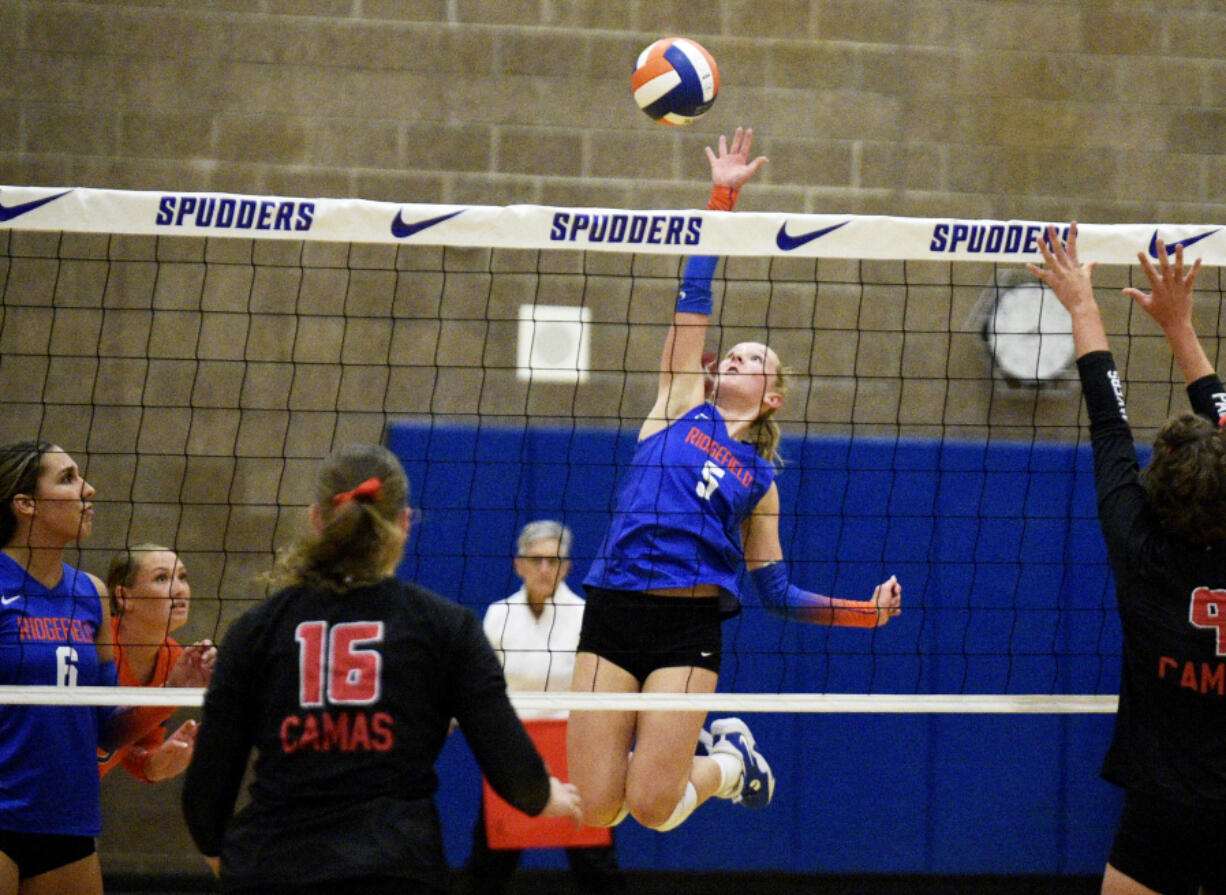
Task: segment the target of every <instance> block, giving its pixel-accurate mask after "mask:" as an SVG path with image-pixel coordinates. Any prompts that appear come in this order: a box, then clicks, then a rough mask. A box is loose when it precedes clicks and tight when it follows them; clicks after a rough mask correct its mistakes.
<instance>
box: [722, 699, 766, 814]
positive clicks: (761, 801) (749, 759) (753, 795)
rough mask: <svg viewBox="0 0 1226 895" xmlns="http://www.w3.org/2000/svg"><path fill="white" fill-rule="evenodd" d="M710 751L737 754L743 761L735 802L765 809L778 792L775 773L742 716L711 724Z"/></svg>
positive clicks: (747, 806) (733, 799)
mask: <svg viewBox="0 0 1226 895" xmlns="http://www.w3.org/2000/svg"><path fill="white" fill-rule="evenodd" d="M711 737H712V739H714V741H715V742H714V745H712V746H711V752H713V753H714V752H724V753H727V754H729V755H736V756H737V757H739V758H740V759H741V761H742V763H743V764H744V768H745V770H744V771H743V772H742V774H741V791H740V792H739V793H737V794H736V795H734V796H733V797H732V801H734V802H736V803H737V804H739V805H744V806H745V807H746V808H765V807H766V806H767V805H769V804H770V801H771V798H772V797H773V796H774V795H775V775H774V774H772V773H771V767H770V765H768V764H767V763H766V759H765V758H763V757H762V754H761V753H760V752H758V750H757V747H756V746H755V745H754V739H753V734H752V733H750V732H749V727H748V726H747V725H746V724H745V722H744V721H742V720H741V719H740V718H720V719H719V720H718V721H715V722H713V723H712V724H711Z"/></svg>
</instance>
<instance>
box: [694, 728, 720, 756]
mask: <svg viewBox="0 0 1226 895" xmlns="http://www.w3.org/2000/svg"><path fill="white" fill-rule="evenodd" d="M714 745H715V738H714V737H713V736H711V731H709V730H707V729H706V728H705V727H704V728H703V729H702V730H700V731H698V745H696V746H695V747H694V754H695V755H710V754H711V747H712V746H714Z"/></svg>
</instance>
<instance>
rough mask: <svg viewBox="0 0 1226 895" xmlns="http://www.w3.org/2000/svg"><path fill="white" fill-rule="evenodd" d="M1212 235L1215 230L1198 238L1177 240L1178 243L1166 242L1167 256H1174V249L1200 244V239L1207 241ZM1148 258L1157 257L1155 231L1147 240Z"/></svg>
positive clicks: (1156, 234) (1156, 233)
mask: <svg viewBox="0 0 1226 895" xmlns="http://www.w3.org/2000/svg"><path fill="white" fill-rule="evenodd" d="M1214 233H1217V230H1210V231H1209V232H1208V233H1202V234H1201V235H1200V236H1192V237H1189V238H1188V239H1181V240H1179V242H1168V243H1167V244H1166V251H1167V254H1169V255H1174V254H1175V249H1177V248H1179V247H1180V246H1183V247H1184V248H1185V249H1186V248H1187V247H1188V246H1190V245H1194V244H1195V243H1198V242H1200V241H1201V240H1202V239H1208V238H1209V237H1210V236H1212V235H1213V234H1214ZM1149 257H1151V258H1157V257H1158V231H1157V230H1155V231H1154V235H1153V236H1151V237H1150V238H1149Z"/></svg>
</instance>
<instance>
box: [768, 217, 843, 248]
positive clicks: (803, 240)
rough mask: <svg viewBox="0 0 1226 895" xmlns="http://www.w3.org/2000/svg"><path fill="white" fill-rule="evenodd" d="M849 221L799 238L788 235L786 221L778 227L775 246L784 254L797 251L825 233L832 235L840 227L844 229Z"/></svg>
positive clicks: (804, 234) (803, 234)
mask: <svg viewBox="0 0 1226 895" xmlns="http://www.w3.org/2000/svg"><path fill="white" fill-rule="evenodd" d="M850 223H851V221H843V223H841V224H833V225H831V226H829V227H823V228H822V229H821V230H814V231H813V232H812V233H802V234H800V235H799V236H792V235H791V234H789V233H788V225H787V221H784V222H783V224H782V226H780V227H779V233H778V234H776V236H775V245H777V246H779V248H780V249H782V250H783V251H785V252H790V251H792V250H793V249H798V248H800V247H801V246H802V245H805V244H807V243H810V242H813V240H815V239H821V238H822V237H823V236H825V235H826V234H827V233H833V232H834V231H835V230H837V229H839V228H840V227H845V226H847V225H848V224H850Z"/></svg>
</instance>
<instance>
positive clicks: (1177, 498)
mask: <svg viewBox="0 0 1226 895" xmlns="http://www.w3.org/2000/svg"><path fill="white" fill-rule="evenodd" d="M1156 248H1157V252H1158V262H1159V265H1158V267H1155V266H1154V265H1153V264H1152V263H1151V262H1150V261H1149V259H1148V258H1146V257H1145V256H1144V254H1142V255H1140V256H1139V257H1140V260H1141V266H1142V268H1143V270H1144V272H1145V275H1146V277H1147V278H1148V279H1149V281H1150V285H1151V287H1152V290H1151V291H1150V292H1144V291H1142V290H1140V289H1131V288H1130V289H1125V290H1124V293H1125V294H1126V295H1127V296H1129V297H1130V298H1132V299H1133V300H1134V301H1135V302H1137V304H1139V305H1140V306H1141V307H1142V308H1143V309H1144V310H1145V312H1146V313H1148V314H1149V315H1150V316H1151V317H1153V318H1154V320H1155V321H1156V322H1157V323H1158V325H1159V326H1161V327H1162V330H1163V332H1164V334H1165V335H1166V337H1167V341H1168V342H1169V343H1170V345H1171V348H1172V350H1173V352H1174V355H1175V360H1176V362H1177V363H1178V364H1179V367H1180V370H1181V371H1182V372H1183V374H1184V379H1185V380H1186V382H1187V387H1188V397H1189V399H1190V400H1191V403H1192V408H1193V410H1194V411H1195V414H1184V415H1182V416H1177V417H1174V418H1172V419H1171V420H1169V421H1167V423H1166V424H1164V425H1163V426H1162V428H1161V429H1160V430H1159V431H1158V435H1157V437H1156V438H1155V439H1154V450H1153V455H1152V457H1151V459H1150V462H1149V464H1148V465H1147V466H1146V467H1145V469H1144V470H1139V469H1138V461H1137V452H1136V448H1135V446H1134V444H1133V440H1132V431H1131V427H1130V425H1129V423H1128V415H1127V413H1126V410H1125V405H1124V387H1123V382H1122V380H1121V379H1120V375H1119V372H1118V370H1116V368H1115V360H1114V358H1113V356H1112V354H1111V350H1110V345H1109V343H1108V340H1107V335H1106V330H1105V329H1104V327H1103V322H1102V316H1101V313H1100V311H1099V308H1098V303H1097V301H1096V300H1095V297H1094V287H1093V284H1092V282H1091V273H1092V270H1093V267H1094V265H1093V264H1083V263H1082V262H1081V261H1080V260H1079V259H1078V256H1077V225H1076V224H1074V225H1073V226H1071V227H1070V228H1069V235H1068V243H1067V245H1062V244H1061V242H1060V239H1059V235H1058V233H1057V232H1056V230H1055V228H1054V227H1053V228H1051V229H1050V230H1049V231H1048V241H1047V242H1046V243H1040V250H1041V251H1042V254H1043V266H1042V267H1038V266H1034V265H1031V266H1030V270H1031V271H1032V272H1033V273H1034V274H1035V275H1036V276H1038V277H1039V278H1040V279H1041V280H1043V281H1044V282H1045V283H1047V285H1049V286H1051V288H1052V290H1053V291H1054V292H1055V293H1056V297H1057V298H1059V299H1060V302H1061V303H1062V304H1063V305H1064V306H1065V307H1066V308H1067V309H1068V311H1069V314H1070V316H1071V317H1072V323H1073V342H1074V345H1075V347H1076V351H1077V368H1078V372H1079V374H1080V377H1081V385H1082V393H1083V397H1084V398H1085V403H1086V411H1087V414H1088V416H1089V420H1090V439H1091V442H1092V445H1093V449H1094V479H1095V486H1096V487H1095V490H1096V494H1097V500H1098V516H1099V521H1100V523H1101V525H1102V531H1103V538H1104V540H1105V542H1106V546H1107V557H1108V559H1109V560H1110V562H1111V572H1112V575H1113V577H1114V579H1115V597H1116V602H1117V603H1118V608H1119V614H1120V621H1121V628H1122V631H1123V638H1124V642H1123V650H1122V663H1121V664H1122V668H1121V679H1120V703H1119V709H1118V711H1117V712H1116V716H1115V729H1114V731H1113V733H1112V737H1111V745H1110V748H1109V749H1108V750H1107V757H1106V759H1105V761H1104V762H1103V769H1102V776H1103V777H1104V778H1105V779H1106V780H1109V781H1110V782H1112V783H1114V784H1116V785H1117V786H1120V787H1122V788H1123V790H1124V808H1123V811H1122V813H1121V816H1120V821H1119V826H1118V827H1117V829H1116V833H1115V839H1114V841H1113V842H1112V845H1111V853H1110V856H1109V857H1108V859H1107V866H1106V869H1105V870H1104V872H1103V882H1102V892H1103V895H1153V893H1162V895H1196V893H1198V892H1199V893H1205V895H1220V893H1224V892H1226V436H1224V435H1223V432H1222V425H1223V423H1224V422H1226V415H1224V413H1223V411H1224V410H1226V390H1224V389H1223V387H1222V382H1221V380H1220V379H1219V378H1218V376H1217V374H1216V373H1215V372H1214V369H1213V366H1212V364H1210V362H1209V359H1208V357H1207V356H1206V354H1205V352H1204V349H1203V348H1202V347H1201V344H1200V340H1199V339H1198V338H1197V336H1196V331H1195V329H1194V328H1193V326H1192V297H1193V286H1194V284H1195V282H1196V274H1197V272H1198V271H1199V269H1200V263H1199V262H1196V263H1194V264H1193V265H1192V266H1191V268H1190V269H1185V268H1184V264H1183V249H1182V248H1181V247H1177V248H1176V250H1175V256H1174V258H1173V259H1172V258H1171V256H1170V255H1168V254H1167V251H1166V248H1165V246H1164V245H1163V244H1162V243H1161V242H1158V243H1157V246H1156ZM1172 262H1173V263H1172Z"/></svg>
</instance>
